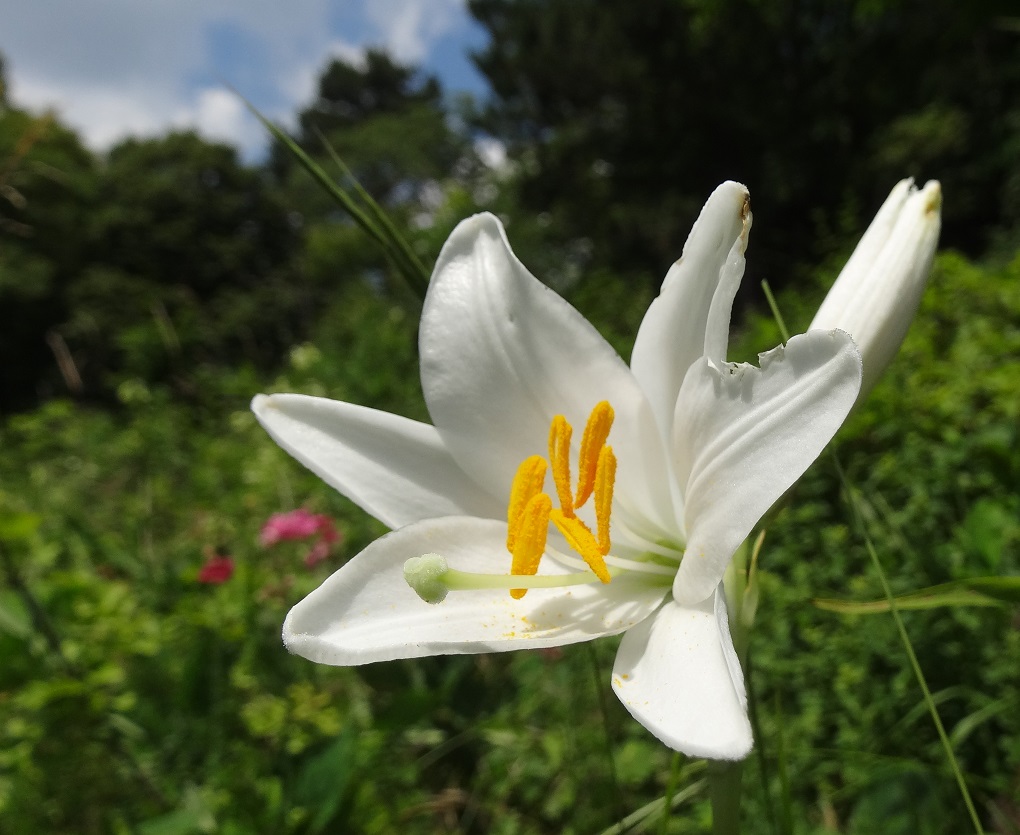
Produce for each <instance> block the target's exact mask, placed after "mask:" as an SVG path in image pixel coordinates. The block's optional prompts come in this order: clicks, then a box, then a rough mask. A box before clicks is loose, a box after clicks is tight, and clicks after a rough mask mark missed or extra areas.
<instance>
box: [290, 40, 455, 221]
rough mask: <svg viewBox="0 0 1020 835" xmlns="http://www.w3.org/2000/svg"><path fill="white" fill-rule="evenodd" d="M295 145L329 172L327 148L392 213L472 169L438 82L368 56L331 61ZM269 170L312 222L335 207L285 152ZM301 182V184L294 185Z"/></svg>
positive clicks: (303, 114) (304, 114) (302, 115)
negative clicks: (465, 168)
mask: <svg viewBox="0 0 1020 835" xmlns="http://www.w3.org/2000/svg"><path fill="white" fill-rule="evenodd" d="M298 124H299V131H298V136H297V139H298V142H299V144H300V145H301V146H302V147H303V148H304V149H305V150H306V151H307V152H308V153H309V154H311V155H312V156H314V157H315V158H316V159H318V160H319V161H320V163H321V164H322V165H323V166H324V167H325V168H326V169H327V170H329V171H336V172H337V174H338V175H339V173H340V172H339V171H338V170H337V168H336V166H335V164H334V163H333V162H332V161H331V159H330V154H329V153H328V151H327V150H326V149H327V146H328V147H331V148H332V149H333V150H334V151H335V152H336V153H337V155H339V156H340V158H341V159H343V161H344V163H345V164H346V165H348V166H349V167H350V169H351V171H352V173H353V174H354V176H355V177H357V179H358V181H359V182H360V183H361V184H362V185H363V186H364V187H365V189H366V190H367V191H368V192H369V193H370V194H371V195H372V196H373V197H374V198H375V199H376V200H378V201H379V202H381V203H384V204H386V205H387V206H389V207H391V208H396V207H400V206H404V207H412V208H413V207H417V206H419V205H420V202H421V200H422V198H423V195H424V192H425V190H426V189H427V187H428V186H429V185H430V184H432V183H435V182H436V181H439V180H443V179H445V178H446V177H448V176H450V174H451V172H452V171H453V169H454V168H455V166H457V165H458V164H461V165H470V164H471V160H472V159H473V155H472V154H471V152H470V144H469V143H468V142H467V141H466V140H465V138H464V137H463V136H461V135H460V134H458V133H457V132H456V131H455V130H453V129H452V128H451V126H450V122H449V114H448V113H447V111H446V108H445V104H444V101H443V96H442V91H441V88H440V86H439V82H438V81H437V80H436V79H435V78H434V77H432V76H422V75H421V74H420V73H418V72H417V71H416V70H414V69H413V68H411V67H407V66H403V65H401V64H398V63H396V62H395V61H393V60H392V59H391V58H390V57H389V56H388V55H387V54H386V53H384V52H380V51H375V50H370V51H369V52H368V53H367V54H366V55H365V59H364V63H363V64H362V65H356V64H352V63H348V62H345V61H342V60H340V59H334V60H332V61H331V62H330V63H329V64H328V65H327V66H326V67H325V69H324V70H323V72H322V74H321V75H320V77H319V83H318V91H317V94H316V97H315V99H314V100H313V101H312V102H311V103H310V104H309V105H308V106H307V107H306V108H305V109H303V110H302V111H301V112H300V113H299V114H298ZM271 168H272V170H273V171H274V172H275V173H276V174H277V175H278V176H281V177H285V178H287V179H288V181H289V182H290V183H291V185H292V188H294V187H296V188H295V190H293V191H292V194H293V196H294V198H295V201H294V203H295V205H300V206H301V207H302V211H303V212H305V213H306V214H308V215H310V216H311V217H316V216H319V217H321V216H324V215H329V214H330V213H331V212H332V209H333V206H332V204H331V203H330V202H329V201H328V198H325V197H324V196H323V195H321V194H319V195H317V194H316V193H315V187H314V186H313V187H309V186H308V183H307V180H306V179H305V177H306V175H305V174H304V172H297V173H296V176H295V168H296V166H295V164H294V161H293V159H292V158H291V157H290V155H289V154H288V152H287V151H286V150H285V149H283V148H279V147H277V148H274V149H273V152H272V157H271ZM298 178H300V179H298Z"/></svg>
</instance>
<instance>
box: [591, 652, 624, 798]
mask: <svg viewBox="0 0 1020 835" xmlns="http://www.w3.org/2000/svg"><path fill="white" fill-rule="evenodd" d="M584 648H585V650H586V651H587V653H588V663H589V666H590V667H591V673H592V684H593V685H594V687H595V695H596V697H597V698H598V702H599V712H600V713H601V714H602V729H603V731H604V733H603V738H604V740H605V743H606V759H607V761H608V763H609V782H610V783H611V784H612V788H613V806H614V813H615V815H616V817H622V814H623V798H622V796H621V795H620V782H619V780H618V779H617V776H616V759H615V758H614V757H613V735H612V732H611V729H610V727H609V705H608V704H606V693H605V690H603V689H602V670H601V667H600V665H599V659H598V656H597V655H596V654H595V647H594V646H593V645H592V643H591V641H589V642H587V643H586V644H585V645H584Z"/></svg>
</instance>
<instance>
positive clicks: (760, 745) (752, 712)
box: [744, 653, 778, 832]
mask: <svg viewBox="0 0 1020 835" xmlns="http://www.w3.org/2000/svg"><path fill="white" fill-rule="evenodd" d="M752 666H753V664H752V658H751V655H750V653H748V656H747V664H746V666H745V668H744V670H745V672H744V681H745V682H747V714H748V716H749V717H750V719H751V732H752V733H753V735H754V739H755V742H756V743H757V744H756V745H755V746H754V752H755V756H756V757H757V759H758V777H759V780H760V781H761V794H762V797H763V798H764V800H765V814H766V815H767V816H768V819H769V824H770V825H771V828H772V831H773V832H777V831H778V826H777V824H776V809H775V806H773V805H772V792H770V791H769V779H768V777H769V770H768V758H767V757H766V754H765V735H764V734H763V733H762V732H761V719H760V718H759V716H758V692H757V690H755V687H754V675H753V670H752Z"/></svg>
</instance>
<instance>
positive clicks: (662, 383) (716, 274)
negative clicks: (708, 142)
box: [631, 182, 751, 438]
mask: <svg viewBox="0 0 1020 835" xmlns="http://www.w3.org/2000/svg"><path fill="white" fill-rule="evenodd" d="M748 205H749V204H748V195H747V189H746V188H744V186H742V185H740V184H738V183H733V182H727V183H723V184H722V185H721V186H719V187H718V188H717V189H716V190H715V191H714V192H712V195H711V196H710V197H709V198H708V202H707V203H705V207H704V208H703V209H702V210H701V216H700V217H699V218H698V221H697V223H695V224H694V228H693V229H692V230H691V234H690V236H689V237H688V238H687V243H686V244H685V245H684V251H683V255H682V256H681V257H680V260H678V261H677V262H676V263H675V264H674V265H673V266H672V267H671V268H670V270H669V272H668V273H667V274H666V278H665V279H664V280H663V282H662V290H661V292H660V293H659V295H658V297H657V298H656V299H655V300H654V301H653V302H652V304H651V306H650V307H649V308H648V312H647V313H646V314H645V318H644V320H643V321H642V322H641V328H640V330H639V331H638V335H637V340H636V342H635V343H634V353H633V356H632V357H631V368H632V369H633V371H634V376H635V377H637V379H638V382H639V383H640V384H641V388H642V389H643V390H644V392H645V394H646V395H647V397H648V398H649V400H650V401H651V403H652V408H653V409H654V410H655V416H656V419H657V420H658V422H659V426H660V429H661V431H662V434H663V437H665V438H669V435H670V428H671V426H672V423H673V408H674V406H675V404H676V396H677V393H678V392H679V391H680V385H681V384H682V383H683V380H684V375H685V374H686V373H687V369H688V368H690V367H691V365H692V364H693V363H694V361H695V360H697V359H698V358H699V357H701V356H703V355H704V354H705V349H706V336H707V334H708V333H709V329H710V328H709V320H710V316H709V312H710V311H712V316H711V321H712V339H711V340H709V341H710V342H711V343H712V348H713V350H715V351H719V350H721V351H722V353H720V354H719V356H718V357H716V358H717V359H720V360H722V359H725V356H724V354H725V348H726V337H727V332H728V329H729V317H730V306H731V304H732V301H733V293H735V292H736V288H737V284H739V282H740V277H741V275H742V274H743V272H744V256H743V253H744V248H745V247H746V246H747V233H748V231H749V229H750V226H751V217H750V212H749V209H748ZM717 291H720V297H719V299H718V301H716V302H713V299H714V297H715V296H716V295H717ZM727 297H728V298H727ZM720 342H721V347H720Z"/></svg>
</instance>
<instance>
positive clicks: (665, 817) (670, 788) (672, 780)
mask: <svg viewBox="0 0 1020 835" xmlns="http://www.w3.org/2000/svg"><path fill="white" fill-rule="evenodd" d="M682 759H683V758H682V756H681V754H680V752H679V751H677V752H676V753H675V754H673V765H672V767H671V768H670V770H669V782H668V783H667V784H666V793H665V794H664V795H663V797H662V822H661V824H660V825H659V835H666V832H667V831H668V830H669V813H670V811H671V810H672V808H673V795H674V794H676V784H677V781H678V780H679V779H680V762H681V761H682Z"/></svg>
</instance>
